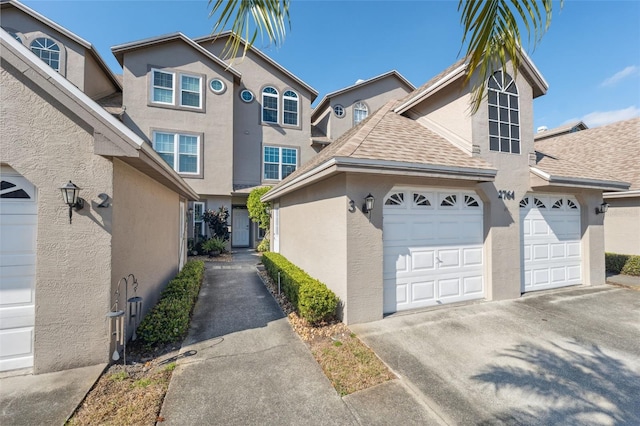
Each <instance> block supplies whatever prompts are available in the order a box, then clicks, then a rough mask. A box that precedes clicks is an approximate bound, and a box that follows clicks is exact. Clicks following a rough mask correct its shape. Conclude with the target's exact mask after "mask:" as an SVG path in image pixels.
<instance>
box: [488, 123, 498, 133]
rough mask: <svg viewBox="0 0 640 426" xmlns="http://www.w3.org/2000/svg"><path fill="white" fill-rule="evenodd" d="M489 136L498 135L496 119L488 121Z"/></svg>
mask: <svg viewBox="0 0 640 426" xmlns="http://www.w3.org/2000/svg"><path fill="white" fill-rule="evenodd" d="M489 136H498V123H497V122H496V121H490V122H489Z"/></svg>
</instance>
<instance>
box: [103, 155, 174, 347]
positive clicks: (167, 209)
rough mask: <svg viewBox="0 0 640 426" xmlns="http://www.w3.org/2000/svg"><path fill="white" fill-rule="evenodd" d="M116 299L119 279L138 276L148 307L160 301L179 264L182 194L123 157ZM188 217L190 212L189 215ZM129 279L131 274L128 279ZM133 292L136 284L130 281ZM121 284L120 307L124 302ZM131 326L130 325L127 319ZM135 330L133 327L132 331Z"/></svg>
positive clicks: (117, 192) (116, 188) (117, 193)
mask: <svg viewBox="0 0 640 426" xmlns="http://www.w3.org/2000/svg"><path fill="white" fill-rule="evenodd" d="M109 209H111V210H112V215H113V222H114V223H115V224H116V225H115V226H114V227H113V234H112V235H113V241H112V265H111V286H110V287H109V288H110V290H111V296H110V297H111V299H110V300H111V304H114V303H115V301H116V299H115V296H114V292H115V291H116V287H117V283H118V281H119V280H120V279H121V278H123V277H128V275H129V274H134V275H135V277H136V279H137V280H138V291H137V295H138V296H141V297H143V298H144V300H143V312H144V313H145V314H146V313H147V312H148V310H149V309H150V308H151V307H153V306H154V305H155V303H156V302H157V300H158V297H159V295H160V291H161V290H162V289H163V288H164V287H165V285H166V284H167V282H169V280H170V279H171V278H173V277H174V276H175V275H176V274H177V273H178V269H179V265H178V261H179V249H180V247H181V242H180V239H179V227H180V226H181V225H182V226H184V224H181V223H180V198H179V196H178V194H176V193H175V192H174V191H171V190H170V189H168V188H167V187H165V186H163V185H161V184H159V183H158V182H156V181H155V180H153V179H151V178H150V177H148V176H147V175H145V174H143V173H141V172H139V171H138V170H136V169H134V168H133V167H131V166H129V165H127V164H125V163H123V162H122V161H120V160H118V159H114V161H113V199H112V200H111V206H110V207H109ZM185 217H186V215H185ZM128 281H129V282H130V283H131V282H132V281H133V280H132V279H129V280H128ZM128 292H129V297H132V292H133V287H132V286H129V289H128ZM125 306H126V305H125V289H124V283H122V284H121V288H120V298H119V309H124V307H125ZM127 325H128V324H127ZM127 334H129V335H131V330H128V333H127Z"/></svg>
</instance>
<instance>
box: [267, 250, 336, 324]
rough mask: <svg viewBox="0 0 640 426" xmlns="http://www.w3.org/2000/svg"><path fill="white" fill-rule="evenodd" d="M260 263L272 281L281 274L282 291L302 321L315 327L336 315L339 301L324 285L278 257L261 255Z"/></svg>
mask: <svg viewBox="0 0 640 426" xmlns="http://www.w3.org/2000/svg"><path fill="white" fill-rule="evenodd" d="M262 263H263V264H264V266H265V269H266V270H267V272H268V274H269V276H270V277H271V278H272V279H273V280H274V281H277V280H278V273H280V285H281V288H282V291H283V292H284V294H285V295H286V296H287V298H288V299H289V301H290V302H291V303H292V304H293V306H294V307H295V308H296V310H297V312H298V314H300V316H301V317H302V318H304V319H306V320H307V321H309V322H310V323H312V324H317V323H319V322H322V321H328V320H330V319H331V318H332V317H333V316H334V315H335V312H336V308H337V307H338V297H337V296H336V295H335V294H334V293H333V292H332V291H331V290H329V288H327V286H326V285H325V284H323V283H321V282H320V281H318V280H316V279H314V278H311V277H310V276H309V274H307V273H306V272H304V271H303V270H302V269H300V268H298V267H297V266H296V265H294V264H293V263H291V262H289V261H288V260H287V259H286V258H285V257H284V256H282V255H281V254H279V253H271V252H266V253H263V254H262Z"/></svg>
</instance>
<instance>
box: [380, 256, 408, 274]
mask: <svg viewBox="0 0 640 426" xmlns="http://www.w3.org/2000/svg"><path fill="white" fill-rule="evenodd" d="M389 251H391V253H385V254H384V265H383V266H384V271H385V278H387V277H386V275H389V276H390V277H394V276H395V275H396V274H398V273H407V272H409V257H408V256H407V255H406V254H400V253H399V251H400V250H394V251H392V250H389Z"/></svg>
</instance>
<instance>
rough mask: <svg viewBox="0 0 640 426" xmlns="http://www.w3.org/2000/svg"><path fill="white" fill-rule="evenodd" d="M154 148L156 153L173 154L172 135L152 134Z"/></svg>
mask: <svg viewBox="0 0 640 426" xmlns="http://www.w3.org/2000/svg"><path fill="white" fill-rule="evenodd" d="M154 142H155V143H154V147H155V150H156V151H158V152H171V153H173V143H174V135H173V134H171V133H154Z"/></svg>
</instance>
